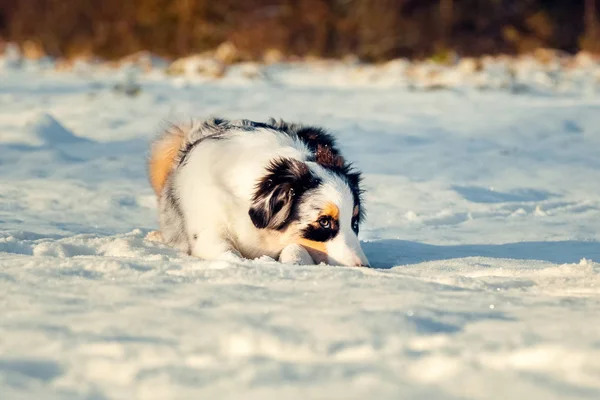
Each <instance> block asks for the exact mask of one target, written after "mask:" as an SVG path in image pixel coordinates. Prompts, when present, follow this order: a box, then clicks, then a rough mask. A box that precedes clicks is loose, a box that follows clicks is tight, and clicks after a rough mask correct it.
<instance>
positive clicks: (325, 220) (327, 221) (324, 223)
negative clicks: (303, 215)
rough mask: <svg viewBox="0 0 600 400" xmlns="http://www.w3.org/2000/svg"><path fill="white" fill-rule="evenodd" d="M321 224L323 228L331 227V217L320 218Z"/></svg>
mask: <svg viewBox="0 0 600 400" xmlns="http://www.w3.org/2000/svg"><path fill="white" fill-rule="evenodd" d="M319 225H321V228H323V229H331V219H329V218H328V217H321V218H319Z"/></svg>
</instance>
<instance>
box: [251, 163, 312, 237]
mask: <svg viewBox="0 0 600 400" xmlns="http://www.w3.org/2000/svg"><path fill="white" fill-rule="evenodd" d="M320 182H321V181H320V179H319V178H317V177H315V176H313V175H312V173H311V172H310V170H309V169H308V166H307V165H306V164H305V163H303V162H302V161H298V160H294V159H290V158H281V159H277V160H274V161H271V163H270V164H269V166H268V167H267V174H266V175H265V176H264V177H263V178H262V179H261V180H260V182H258V184H257V186H256V192H255V193H254V196H253V198H252V206H251V207H250V210H249V211H248V215H249V216H250V219H251V220H252V223H253V224H254V226H256V227H257V228H259V229H265V228H268V229H283V228H285V227H286V226H287V225H288V223H289V221H290V217H292V216H293V215H294V214H295V211H296V208H297V205H298V202H299V201H300V198H301V197H302V195H303V194H304V193H306V192H307V191H308V190H311V189H314V188H315V187H317V186H318V185H319V184H320Z"/></svg>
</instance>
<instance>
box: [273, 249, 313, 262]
mask: <svg viewBox="0 0 600 400" xmlns="http://www.w3.org/2000/svg"><path fill="white" fill-rule="evenodd" d="M279 262H281V263H284V264H295V265H311V264H314V263H315V262H314V260H313V259H312V257H311V256H310V254H308V251H307V250H306V249H305V248H304V247H302V246H300V245H299V244H290V245H288V246H286V247H285V248H284V249H283V250H282V251H281V254H280V255H279Z"/></svg>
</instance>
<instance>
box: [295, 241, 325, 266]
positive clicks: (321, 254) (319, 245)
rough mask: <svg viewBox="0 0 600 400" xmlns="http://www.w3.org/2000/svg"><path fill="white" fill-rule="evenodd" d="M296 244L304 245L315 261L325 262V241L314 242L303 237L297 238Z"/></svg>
mask: <svg viewBox="0 0 600 400" xmlns="http://www.w3.org/2000/svg"><path fill="white" fill-rule="evenodd" d="M298 244H299V245H300V246H302V247H304V248H305V249H306V250H307V251H308V253H309V254H310V256H311V257H312V258H313V260H315V262H317V263H320V262H327V247H326V245H325V242H315V241H313V240H308V239H304V238H300V239H298Z"/></svg>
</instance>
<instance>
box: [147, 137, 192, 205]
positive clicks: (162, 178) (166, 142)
mask: <svg viewBox="0 0 600 400" xmlns="http://www.w3.org/2000/svg"><path fill="white" fill-rule="evenodd" d="M183 140H184V136H183V132H182V131H181V130H179V129H173V130H171V131H169V132H167V133H166V134H165V135H164V136H163V137H162V138H160V139H158V141H157V142H155V143H154V145H153V147H152V152H151V155H150V161H149V163H148V169H149V173H150V183H151V184H152V188H153V189H154V192H155V193H156V195H157V196H159V195H160V192H161V191H162V189H163V186H164V185H165V182H166V181H167V178H168V177H169V174H170V173H171V170H172V169H173V163H174V161H175V157H176V156H177V153H178V152H179V149H180V147H181V144H182V143H183Z"/></svg>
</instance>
